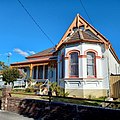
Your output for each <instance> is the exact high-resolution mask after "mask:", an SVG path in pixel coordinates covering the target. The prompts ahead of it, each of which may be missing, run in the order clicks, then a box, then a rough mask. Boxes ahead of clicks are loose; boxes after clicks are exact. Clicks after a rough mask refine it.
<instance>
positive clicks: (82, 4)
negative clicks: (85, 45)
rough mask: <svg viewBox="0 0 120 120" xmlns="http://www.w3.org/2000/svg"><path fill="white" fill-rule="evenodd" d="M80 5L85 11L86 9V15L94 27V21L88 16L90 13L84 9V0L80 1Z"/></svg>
mask: <svg viewBox="0 0 120 120" xmlns="http://www.w3.org/2000/svg"><path fill="white" fill-rule="evenodd" d="M80 3H81V5H82V7H83V9H84V11H85V13H86V15H87V17H88V19H89V20H90V22H91V24H92V25H93V22H92V20H91V18H90V16H89V15H88V12H87V10H86V8H85V7H84V5H83V2H82V0H80Z"/></svg>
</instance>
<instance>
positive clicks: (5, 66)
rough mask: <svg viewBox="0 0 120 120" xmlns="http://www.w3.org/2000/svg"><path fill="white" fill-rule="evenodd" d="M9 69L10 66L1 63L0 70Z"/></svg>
mask: <svg viewBox="0 0 120 120" xmlns="http://www.w3.org/2000/svg"><path fill="white" fill-rule="evenodd" d="M7 68H8V66H7V65H5V63H4V62H2V61H0V70H4V69H7Z"/></svg>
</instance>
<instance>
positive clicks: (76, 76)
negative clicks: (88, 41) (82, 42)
mask: <svg viewBox="0 0 120 120" xmlns="http://www.w3.org/2000/svg"><path fill="white" fill-rule="evenodd" d="M74 53H75V54H76V53H77V63H73V65H74V64H76V65H77V74H74V75H72V74H71V54H74ZM69 77H70V78H71V77H72V78H78V77H79V52H78V51H71V52H70V53H69Z"/></svg>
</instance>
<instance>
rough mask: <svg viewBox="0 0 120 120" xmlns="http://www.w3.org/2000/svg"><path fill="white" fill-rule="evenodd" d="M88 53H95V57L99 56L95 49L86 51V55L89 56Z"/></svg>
mask: <svg viewBox="0 0 120 120" xmlns="http://www.w3.org/2000/svg"><path fill="white" fill-rule="evenodd" d="M87 52H93V53H95V56H98V52H97V51H96V50H94V49H87V50H86V51H84V55H87Z"/></svg>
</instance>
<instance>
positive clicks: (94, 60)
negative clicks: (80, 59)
mask: <svg viewBox="0 0 120 120" xmlns="http://www.w3.org/2000/svg"><path fill="white" fill-rule="evenodd" d="M88 53H92V54H94V57H92V59H91V60H92V65H90V64H88ZM86 55H87V66H86V67H87V77H88V78H96V77H97V76H96V53H95V52H93V51H87V53H86ZM89 60H90V59H89ZM88 66H92V69H93V75H89V74H88Z"/></svg>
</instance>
